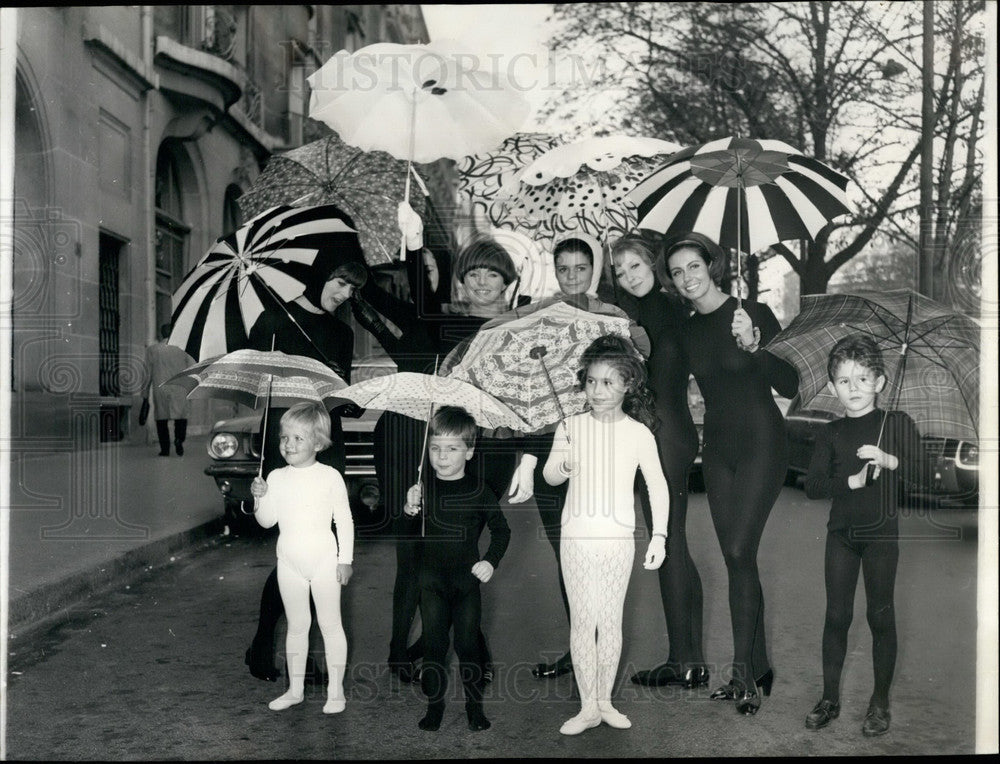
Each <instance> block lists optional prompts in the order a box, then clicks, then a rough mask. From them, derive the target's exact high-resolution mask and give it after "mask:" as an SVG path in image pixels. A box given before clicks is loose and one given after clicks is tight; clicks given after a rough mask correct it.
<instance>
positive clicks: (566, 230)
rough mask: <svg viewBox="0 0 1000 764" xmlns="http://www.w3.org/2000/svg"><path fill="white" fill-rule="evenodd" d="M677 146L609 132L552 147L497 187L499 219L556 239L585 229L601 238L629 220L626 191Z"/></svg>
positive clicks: (621, 231)
mask: <svg viewBox="0 0 1000 764" xmlns="http://www.w3.org/2000/svg"><path fill="white" fill-rule="evenodd" d="M679 148H680V147H679V146H678V145H677V144H675V143H671V142H669V141H663V140H659V139H657V138H644V137H636V136H626V135H611V136H602V137H596V138H587V139H584V140H580V141H576V142H574V143H569V144H565V145H562V146H556V147H554V148H552V149H550V150H549V151H547V152H545V153H544V154H542V155H541V156H540V157H538V159H536V160H535V161H533V162H532V163H531V164H529V165H527V166H526V167H525V168H524V169H523V170H521V171H520V172H518V173H517V175H516V176H515V177H514V178H512V179H511V180H510V181H509V182H508V183H507V184H506V185H505V186H504V187H503V188H502V189H501V191H500V193H499V194H498V198H499V199H501V200H502V201H503V203H504V215H503V219H502V223H498V225H500V224H503V225H507V226H518V227H520V228H524V229H528V230H530V231H532V233H533V235H534V236H536V238H541V239H549V240H552V241H554V240H556V239H558V238H564V237H565V235H566V234H572V233H584V234H588V235H590V236H592V237H594V238H596V239H598V240H599V241H601V242H602V243H606V242H607V241H608V239H609V238H613V237H616V236H623V235H625V234H626V233H628V232H629V231H630V230H631V229H632V228H633V227H634V225H635V221H636V214H635V206H634V204H633V203H632V202H631V201H630V200H629V199H628V196H627V194H628V192H629V191H631V190H632V189H633V188H634V187H635V186H636V185H637V184H638V183H639V182H640V181H642V180H643V178H645V177H646V176H647V175H648V174H649V173H650V172H652V171H653V170H654V169H655V168H657V167H659V166H660V165H661V164H663V161H664V160H665V159H666V158H667V157H668V156H669V155H670V154H672V153H673V152H674V151H676V150H677V149H679Z"/></svg>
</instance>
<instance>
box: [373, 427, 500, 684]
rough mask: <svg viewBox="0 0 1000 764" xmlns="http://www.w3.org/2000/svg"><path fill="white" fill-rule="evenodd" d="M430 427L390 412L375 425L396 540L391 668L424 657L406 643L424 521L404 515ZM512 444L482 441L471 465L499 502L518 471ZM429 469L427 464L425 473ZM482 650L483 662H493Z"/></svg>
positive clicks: (417, 588)
mask: <svg viewBox="0 0 1000 764" xmlns="http://www.w3.org/2000/svg"><path fill="white" fill-rule="evenodd" d="M425 427H426V423H424V422H422V421H420V420H417V419H412V418H411V417H407V416H403V415H402V414H396V413H394V412H392V411H387V412H385V413H383V414H382V415H381V416H380V417H379V419H378V421H377V422H376V423H375V431H374V433H373V444H374V450H375V470H376V473H377V475H378V479H379V486H380V490H381V492H382V496H383V500H384V501H385V506H386V508H387V510H388V515H389V516H390V517H391V518H392V531H393V536H394V538H395V540H396V578H395V581H394V583H393V587H392V634H391V636H390V638H389V663H390V665H404V664H406V663H408V662H409V660H410V659H411V658H413V659H416V658H417V657H419V656H420V655H421V654H422V653H423V645H422V640H420V639H418V640H417V641H416V642H415V643H414V644H413V645H412V646H408V645H407V642H408V641H409V637H410V630H411V628H412V625H413V619H414V618H415V617H416V614H417V608H418V606H419V603H420V583H419V579H418V577H417V571H418V570H419V569H420V567H419V564H420V518H419V517H416V518H411V517H408V516H406V515H405V514H404V513H403V511H402V510H403V504H404V503H405V502H406V491H407V490H408V489H409V488H410V486H412V485H413V484H414V483H416V482H417V468H418V466H419V461H418V460H419V459H420V457H421V456H422V450H421V449H422V446H423V442H424V430H425ZM512 443H513V441H508V442H505V441H499V440H489V439H482V438H481V439H480V440H479V442H477V444H476V450H475V452H474V455H473V458H472V460H471V461H470V463H469V472H470V474H472V473H477V474H482V475H485V477H484V480H485V481H486V483H487V485H489V487H490V488H491V489H492V490H493V492H494V493H495V494H496V495H497V497H498V498H502V497H503V492H504V491H506V490H507V486H508V485H509V484H510V476H511V473H513V471H514V452H513V450H512V448H511V444H512ZM429 469H430V466H429V465H428V464H426V463H425V465H424V470H425V471H426V470H429ZM481 642H482V645H483V661H484V663H489V662H490V655H489V651H488V650H487V649H486V647H485V645H486V643H485V638H482V639H481Z"/></svg>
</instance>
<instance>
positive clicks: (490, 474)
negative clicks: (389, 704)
mask: <svg viewBox="0 0 1000 764" xmlns="http://www.w3.org/2000/svg"><path fill="white" fill-rule="evenodd" d="M399 224H400V229H401V230H402V231H403V232H404V237H405V239H406V248H407V255H406V263H407V268H408V276H409V282H410V290H411V293H412V294H413V298H414V302H413V303H407V302H404V301H402V300H399V299H397V298H395V297H393V296H392V295H390V294H388V293H387V292H385V291H383V290H381V289H378V288H377V287H375V286H374V285H369V286H368V287H367V288H365V289H364V290H362V292H361V293H359V295H358V296H357V297H356V298H355V299H354V300H352V301H351V306H352V309H353V310H354V315H355V317H356V318H357V319H358V322H359V323H360V324H361V325H362V326H364V327H365V328H366V329H368V331H370V332H371V333H372V334H373V336H375V338H376V339H377V340H378V341H379V343H380V344H381V345H382V347H383V348H384V349H385V351H386V352H387V353H389V355H390V357H391V358H392V359H393V361H395V363H396V365H397V367H398V369H399V371H413V372H420V373H425V374H432V373H434V371H435V365H436V363H437V360H438V359H443V358H444V357H445V355H447V354H448V352H449V351H450V350H452V349H453V348H454V347H455V346H456V345H458V344H459V343H460V342H462V341H463V340H465V339H468V338H469V337H471V336H472V335H474V334H475V333H476V332H477V331H478V330H479V328H480V327H481V326H482V325H483V324H485V323H486V322H487V321H489V320H490V319H492V318H494V317H496V316H497V315H500V314H501V313H503V312H505V311H506V310H507V299H506V296H505V292H506V290H507V287H508V286H509V285H510V284H511V283H512V282H513V281H514V280H515V279H516V278H517V272H516V270H515V268H514V263H513V261H512V260H511V259H510V255H509V254H508V253H507V251H506V250H505V249H504V248H503V247H502V246H500V245H499V244H498V243H497V242H496V241H494V240H492V239H488V238H483V239H476V240H473V241H472V242H470V243H469V244H468V245H467V246H466V247H465V248H463V250H462V251H461V252H460V253H459V256H458V258H457V261H456V262H455V266H454V269H455V274H456V276H457V277H458V281H459V282H460V283H461V284H462V285H463V286H464V288H465V291H466V293H467V295H468V302H467V303H464V304H463V306H462V310H460V311H455V312H445V310H444V303H445V302H446V301H447V300H446V298H447V295H448V292H449V286H450V278H449V274H448V271H447V267H442V266H446V262H447V259H448V258H442V259H438V258H437V256H436V255H435V254H433V253H430V251H429V250H425V249H423V221H422V220H421V219H420V217H419V216H418V215H417V214H416V213H415V212H414V211H413V209H412V208H411V207H410V206H409V205H408V204H406V203H401V204H400V209H399ZM425 253H427V254H425ZM442 261H444V262H442ZM421 271H422V272H421ZM379 314H381V315H379ZM381 316H385V317H386V318H388V319H389V320H390V321H392V323H393V324H395V325H396V326H397V327H398V328H399V330H400V334H399V335H397V334H395V333H394V332H392V331H390V330H389V328H388V327H387V326H386V325H385V323H384V322H383V321H382V318H381ZM424 426H425V423H424V422H421V421H418V420H415V419H412V418H410V417H406V416H403V415H401V414H395V413H392V412H386V413H384V414H383V415H382V416H381V417H380V418H379V422H378V424H377V425H376V430H375V452H376V469H377V471H378V472H379V476H380V483H381V485H382V489H383V492H384V495H385V497H386V503H387V506H388V507H389V510H390V512H392V513H393V516H394V520H393V532H394V535H395V537H396V580H395V584H394V587H393V625H392V637H391V640H390V645H389V666H390V669H391V670H392V671H394V672H395V673H396V674H397V675H398V676H399V677H400V678H401V679H404V680H409V679H412V678H413V677H414V676H415V672H414V670H413V665H412V662H413V660H415V659H416V658H417V657H419V655H420V654H421V652H422V650H421V648H420V646H419V644H415V645H413V646H411V647H409V648H408V647H407V641H408V638H409V633H410V627H411V624H412V622H413V618H414V617H415V615H416V611H417V606H418V604H419V603H418V601H417V594H418V590H417V588H416V576H415V575H414V572H415V571H416V569H417V562H418V559H417V556H416V555H417V551H418V548H419V547H418V545H417V543H416V540H415V538H414V536H415V535H416V534H417V533H418V532H419V530H418V529H419V527H420V526H419V522H417V523H416V524H414V520H413V518H409V517H406V516H405V515H403V514H402V513H401V512H400V510H401V508H402V506H403V504H404V503H405V492H406V489H407V488H408V487H409V486H410V485H412V482H413V481H412V478H413V477H414V476H415V475H416V471H417V466H418V465H419V463H420V461H421V459H422V458H423V454H422V453H421V451H420V444H421V443H422V442H423V433H424ZM401 444H406V445H403V446H402V447H401ZM517 445H518V444H517V442H516V441H501V440H493V439H484V438H480V439H479V442H478V445H477V448H476V450H475V455H474V458H473V460H472V462H471V463H470V465H469V469H470V472H471V473H473V474H476V475H479V476H480V477H481V479H482V480H484V481H485V482H486V484H487V485H488V486H489V487H490V489H491V490H492V491H493V492H494V493H495V494H496V495H497V497H498V498H502V497H503V496H504V494H505V493H506V494H508V495H509V500H510V502H511V503H515V504H516V503H520V502H523V501H527V500H528V499H529V498H531V495H532V479H531V478H532V470H533V469H534V467H535V461H534V459H536V458H537V457H534V456H532V455H527V456H525V457H522V462H521V465H520V466H518V465H517V462H516V459H515V456H516V452H515V449H516V447H517ZM508 488H509V490H508ZM397 513H398V514H397ZM481 642H482V647H483V650H484V656H485V657H484V664H489V662H490V661H489V657H488V650H487V649H486V645H485V641H484V640H481ZM488 672H489V667H488V666H487V673H488Z"/></svg>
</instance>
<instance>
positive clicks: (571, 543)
mask: <svg viewBox="0 0 1000 764" xmlns="http://www.w3.org/2000/svg"><path fill="white" fill-rule="evenodd" d="M580 365H581V368H580V371H579V372H578V376H579V380H580V386H581V388H582V389H583V391H584V393H585V394H586V396H587V402H588V403H589V404H590V411H587V412H584V413H582V414H578V415H577V416H573V417H570V418H569V419H567V420H566V421H565V422H564V423H562V424H560V426H559V429H558V430H557V431H556V435H555V439H554V441H553V443H552V451H551V452H550V454H549V458H548V460H547V462H546V464H545V470H544V472H543V476H544V477H545V481H546V482H547V483H549V484H550V485H559V484H560V483H562V482H564V481H565V480H566V479H567V478H570V482H569V489H568V491H567V493H566V503H565V504H564V506H563V513H562V530H561V534H560V545H559V551H560V559H561V561H562V572H563V579H564V580H565V583H566V594H567V596H568V598H569V609H570V653H571V654H572V656H573V673H574V675H575V676H576V682H577V687H578V689H579V692H580V706H581V709H580V713H579V714H577V715H576V716H574V717H573V718H571V719H569V720H568V721H567V722H566V723H565V724H563V725H562V727H561V729H560V730H559V731H560V732H561V733H563V734H564V735H578V734H580V733H581V732H583V731H584V730H586V729H590V728H591V727H596V726H597V725H598V724H600V723H601V722H602V721H603V722H604V723H605V724H607V725H609V726H611V727H615V728H618V729H627V728H628V727H631V726H632V723H631V722H630V721H629V719H628V717H627V716H625V715H624V714H622V713H620V712H619V711H617V710H616V709H615V708H614V707H613V706H612V705H611V690H612V687H613V685H614V679H615V674H616V672H617V670H618V661H619V659H620V658H621V650H622V613H623V610H624V605H625V591H626V589H627V588H628V580H629V575H630V574H631V572H632V560H633V557H634V555H635V541H634V538H633V534H634V532H635V505H634V497H633V492H632V490H633V484H634V481H635V471H636V468H639V469H641V470H642V475H643V478H645V481H646V486H647V487H648V490H649V499H650V504H651V506H652V516H653V533H652V537H651V538H650V541H649V546H648V548H647V550H646V557H645V561H644V564H643V567H645V568H646V569H647V570H655V569H656V568H659V567H660V565H662V564H663V561H664V559H665V558H666V551H665V546H666V538H667V519H668V517H669V512H670V493H669V491H668V490H667V480H666V478H665V477H664V475H663V470H662V468H661V467H660V460H659V456H658V455H657V450H656V441H655V439H654V438H653V433H652V432H651V431H650V427H651V426H653V425H654V423H655V418H654V416H653V414H652V405H651V396H650V393H649V391H648V390H647V388H646V371H645V368H644V366H643V361H642V358H641V357H640V356H639V354H638V353H637V352H636V350H635V348H634V347H632V345H631V344H630V343H629V342H628V341H627V340H625V339H623V338H621V337H617V336H610V335H609V336H605V337H599V338H598V339H596V340H594V342H593V343H591V345H590V346H589V347H588V348H587V349H586V350H585V351H584V353H583V356H582V357H581V360H580Z"/></svg>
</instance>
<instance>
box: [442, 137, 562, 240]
mask: <svg viewBox="0 0 1000 764" xmlns="http://www.w3.org/2000/svg"><path fill="white" fill-rule="evenodd" d="M559 143H560V140H559V138H557V137H556V136H554V135H548V134H546V133H515V134H514V135H512V136H510V137H509V138H505V139H504V141H503V142H502V143H501V144H500V146H499V147H497V148H496V149H494V150H492V151H487V152H483V153H480V154H476V155H474V156H467V157H465V158H463V159H461V160H460V161H459V162H458V163H457V164H456V169H457V170H458V190H459V191H460V192H464V193H467V194H468V195H469V196H470V197H471V199H472V206H473V209H476V210H479V211H480V212H482V213H483V214H485V215H486V216H487V218H489V220H490V222H491V223H492V224H493V225H495V226H496V227H498V228H508V229H512V228H513V227H514V224H513V221H512V220H511V219H510V218H509V217H508V216H507V214H506V211H505V210H506V208H505V205H504V203H503V202H502V201H500V200H498V199H497V196H498V194H499V192H500V189H501V188H503V187H504V186H505V185H507V184H508V183H510V181H511V180H512V179H513V178H514V176H515V175H516V174H517V173H518V172H519V171H520V170H523V169H524V168H525V167H527V166H528V165H529V164H530V163H531V162H532V161H534V160H535V159H537V158H538V157H540V156H541V155H542V154H544V153H545V152H546V151H548V150H549V149H551V148H555V147H556V146H558V145H559Z"/></svg>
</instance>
